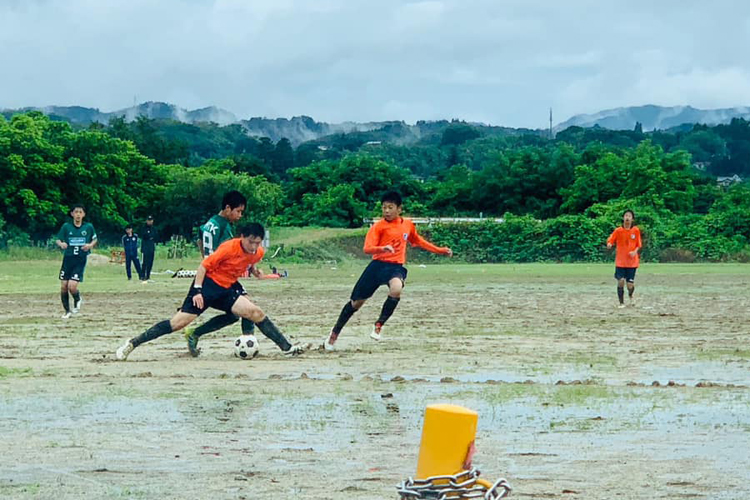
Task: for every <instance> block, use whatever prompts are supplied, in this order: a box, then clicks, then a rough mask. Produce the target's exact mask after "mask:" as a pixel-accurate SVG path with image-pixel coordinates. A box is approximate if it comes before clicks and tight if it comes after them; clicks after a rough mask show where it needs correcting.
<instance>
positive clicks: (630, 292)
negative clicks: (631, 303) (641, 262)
mask: <svg viewBox="0 0 750 500" xmlns="http://www.w3.org/2000/svg"><path fill="white" fill-rule="evenodd" d="M634 293H635V287H632V288H628V297H630V298H631V299H632V298H633V294H634Z"/></svg>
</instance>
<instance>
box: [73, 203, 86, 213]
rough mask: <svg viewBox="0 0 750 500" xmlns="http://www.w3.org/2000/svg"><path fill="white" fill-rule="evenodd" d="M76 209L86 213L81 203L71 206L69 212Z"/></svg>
mask: <svg viewBox="0 0 750 500" xmlns="http://www.w3.org/2000/svg"><path fill="white" fill-rule="evenodd" d="M76 208H80V209H81V210H83V211H84V212H85V211H86V207H84V206H83V203H76V204H74V205H72V206H71V207H70V211H71V212H72V211H73V210H75V209H76Z"/></svg>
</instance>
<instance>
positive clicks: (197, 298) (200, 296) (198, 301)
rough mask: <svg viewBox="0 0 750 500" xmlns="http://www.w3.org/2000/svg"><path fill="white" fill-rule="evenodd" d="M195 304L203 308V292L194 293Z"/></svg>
mask: <svg viewBox="0 0 750 500" xmlns="http://www.w3.org/2000/svg"><path fill="white" fill-rule="evenodd" d="M193 305H194V306H195V307H197V308H198V309H203V294H202V293H196V294H195V295H193Z"/></svg>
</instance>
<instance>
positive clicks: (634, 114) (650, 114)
mask: <svg viewBox="0 0 750 500" xmlns="http://www.w3.org/2000/svg"><path fill="white" fill-rule="evenodd" d="M732 118H745V119H750V107H744V106H743V107H736V108H724V109H698V108H693V107H691V106H671V107H664V106H655V105H646V106H632V107H627V108H615V109H607V110H604V111H599V112H598V113H594V114H591V115H575V116H573V117H572V118H570V119H568V120H566V121H564V122H562V123H560V124H559V125H557V126H556V127H554V130H555V131H559V130H565V129H566V128H568V127H572V126H578V127H593V126H596V125H598V126H599V127H602V128H607V129H611V130H633V128H634V127H635V124H636V122H640V123H641V124H642V125H643V130H644V131H648V130H654V129H659V130H666V129H670V128H674V127H679V126H680V125H684V124H686V123H690V124H693V123H703V124H706V125H718V124H721V123H729V121H731V119H732Z"/></svg>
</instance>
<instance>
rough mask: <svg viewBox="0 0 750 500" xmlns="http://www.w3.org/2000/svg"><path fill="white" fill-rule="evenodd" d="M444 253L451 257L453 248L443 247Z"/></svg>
mask: <svg viewBox="0 0 750 500" xmlns="http://www.w3.org/2000/svg"><path fill="white" fill-rule="evenodd" d="M445 255H447V256H448V257H453V250H451V249H450V248H448V247H445Z"/></svg>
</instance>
